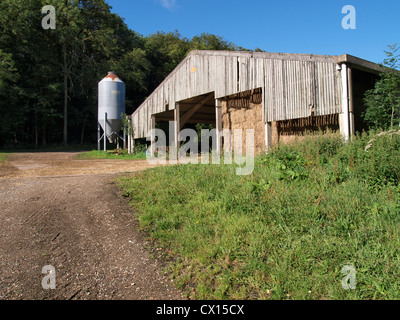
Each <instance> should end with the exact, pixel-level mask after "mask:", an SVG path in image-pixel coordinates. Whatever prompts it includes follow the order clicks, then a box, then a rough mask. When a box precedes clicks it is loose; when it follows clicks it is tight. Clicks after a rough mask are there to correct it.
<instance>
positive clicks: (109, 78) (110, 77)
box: [102, 71, 123, 82]
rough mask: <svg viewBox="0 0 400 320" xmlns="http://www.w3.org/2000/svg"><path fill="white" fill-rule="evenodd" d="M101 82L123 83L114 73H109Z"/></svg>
mask: <svg viewBox="0 0 400 320" xmlns="http://www.w3.org/2000/svg"><path fill="white" fill-rule="evenodd" d="M103 80H106V81H120V82H123V81H122V80H121V79H120V78H118V76H117V75H116V73H115V72H114V71H109V72H108V74H107V75H106V76H105V77H104V79H103ZM103 80H102V81H103Z"/></svg>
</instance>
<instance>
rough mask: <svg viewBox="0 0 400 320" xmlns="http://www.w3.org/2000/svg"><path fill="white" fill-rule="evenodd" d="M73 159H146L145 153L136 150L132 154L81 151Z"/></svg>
mask: <svg viewBox="0 0 400 320" xmlns="http://www.w3.org/2000/svg"><path fill="white" fill-rule="evenodd" d="M75 159H78V160H90V159H119V160H138V159H146V153H145V152H144V151H143V152H138V153H134V154H128V153H127V152H126V151H121V152H120V151H118V152H116V151H106V152H104V151H97V150H92V151H89V152H83V153H79V154H77V155H76V157H75Z"/></svg>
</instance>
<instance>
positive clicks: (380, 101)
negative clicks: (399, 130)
mask: <svg viewBox="0 0 400 320" xmlns="http://www.w3.org/2000/svg"><path fill="white" fill-rule="evenodd" d="M399 49H400V47H399V46H398V44H394V45H390V46H389V50H388V51H385V54H386V57H387V58H386V59H385V60H384V62H383V67H384V69H385V71H384V72H383V73H382V74H381V76H380V79H379V80H378V81H377V82H376V83H375V87H374V88H373V89H371V90H368V91H367V92H366V94H365V98H364V103H365V105H366V107H367V108H366V111H365V113H364V119H365V121H366V122H367V123H368V124H369V125H370V127H372V128H376V129H389V128H390V129H393V128H394V126H395V125H399V126H400V71H399V70H400V54H399V53H398V51H399Z"/></svg>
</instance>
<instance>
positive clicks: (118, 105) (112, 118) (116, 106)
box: [97, 71, 126, 150]
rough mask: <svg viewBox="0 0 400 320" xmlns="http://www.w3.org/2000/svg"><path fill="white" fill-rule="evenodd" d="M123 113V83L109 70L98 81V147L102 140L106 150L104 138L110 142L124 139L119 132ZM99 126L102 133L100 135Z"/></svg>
mask: <svg viewBox="0 0 400 320" xmlns="http://www.w3.org/2000/svg"><path fill="white" fill-rule="evenodd" d="M123 113H125V83H124V82H123V81H122V80H121V79H119V78H118V76H117V75H116V74H115V73H114V72H112V71H110V72H109V73H108V75H107V76H106V77H105V78H104V79H103V80H101V81H100V82H99V105H98V136H97V138H98V149H99V150H100V141H101V140H104V150H106V139H108V141H109V142H110V143H113V142H117V143H118V141H119V140H118V138H120V139H121V140H123V141H124V145H125V140H126V139H125V133H124V135H123V137H122V136H121V135H120V134H119V132H120V131H121V126H122V116H121V114H123ZM100 128H101V129H103V135H102V136H101V137H100Z"/></svg>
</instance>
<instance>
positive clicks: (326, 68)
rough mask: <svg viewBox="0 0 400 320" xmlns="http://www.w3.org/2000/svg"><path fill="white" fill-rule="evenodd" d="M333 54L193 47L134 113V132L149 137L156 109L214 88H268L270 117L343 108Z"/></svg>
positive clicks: (221, 91)
mask: <svg viewBox="0 0 400 320" xmlns="http://www.w3.org/2000/svg"><path fill="white" fill-rule="evenodd" d="M338 77H339V73H338V72H337V71H336V62H335V58H334V57H333V56H314V55H294V54H274V53H251V52H250V53H249V52H222V51H193V52H191V53H190V54H189V55H188V56H187V57H186V58H185V59H184V60H183V61H182V62H181V63H180V64H179V65H178V66H177V67H176V69H175V70H174V71H173V72H172V73H171V74H170V75H169V76H168V77H167V78H166V79H165V80H164V81H163V82H162V83H161V84H160V85H159V87H158V88H157V89H156V90H155V91H154V92H153V93H152V94H151V95H150V96H149V97H148V98H147V99H146V101H144V102H143V104H142V105H141V106H140V107H139V108H138V109H137V110H136V111H135V112H134V113H133V115H132V124H133V127H134V138H144V137H146V135H147V131H148V129H149V128H150V119H151V115H152V114H155V113H160V112H164V111H167V110H172V109H174V108H175V103H176V102H178V101H182V100H185V99H189V98H191V97H195V96H199V95H203V94H207V93H210V92H214V95H215V98H216V99H218V98H222V97H225V96H228V95H232V94H236V93H239V92H243V91H246V90H251V89H256V88H264V86H265V96H264V99H265V107H266V108H265V111H264V112H265V117H264V119H265V120H266V121H277V120H288V119H297V118H303V117H308V116H310V115H311V110H312V107H313V108H314V114H315V115H326V114H333V113H338V112H340V99H341V97H340V92H341V90H340V79H339V78H338Z"/></svg>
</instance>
